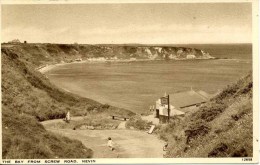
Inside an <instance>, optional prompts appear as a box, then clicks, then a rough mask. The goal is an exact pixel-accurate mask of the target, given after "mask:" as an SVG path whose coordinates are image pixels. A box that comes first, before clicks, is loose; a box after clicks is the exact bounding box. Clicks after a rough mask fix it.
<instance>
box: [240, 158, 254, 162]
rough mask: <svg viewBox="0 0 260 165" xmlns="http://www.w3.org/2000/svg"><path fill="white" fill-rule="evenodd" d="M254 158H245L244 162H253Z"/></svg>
mask: <svg viewBox="0 0 260 165" xmlns="http://www.w3.org/2000/svg"><path fill="white" fill-rule="evenodd" d="M252 160H253V159H252V158H243V159H242V161H252Z"/></svg>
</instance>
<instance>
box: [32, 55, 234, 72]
mask: <svg viewBox="0 0 260 165" xmlns="http://www.w3.org/2000/svg"><path fill="white" fill-rule="evenodd" d="M187 60H219V58H195V59H169V61H187ZM224 60H227V59H224ZM234 60H235V59H234ZM145 61H147V62H150V61H165V59H135V60H132V59H122V60H82V61H73V62H60V63H56V64H46V65H44V66H39V67H38V68H36V69H35V70H38V71H39V72H41V73H42V74H44V73H46V72H48V71H50V70H52V69H54V68H55V67H57V66H63V65H69V64H82V63H89V64H96V63H124V62H125V63H127V62H145Z"/></svg>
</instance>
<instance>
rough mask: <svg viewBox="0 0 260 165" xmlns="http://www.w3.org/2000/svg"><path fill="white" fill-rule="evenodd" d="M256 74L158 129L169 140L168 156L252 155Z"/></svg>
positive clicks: (228, 87)
mask: <svg viewBox="0 0 260 165" xmlns="http://www.w3.org/2000/svg"><path fill="white" fill-rule="evenodd" d="M252 91H253V82H252V74H251V73H250V74H249V75H247V76H245V77H244V78H241V79H240V80H239V81H238V82H236V83H234V84H232V85H229V86H227V87H226V88H225V89H224V90H223V91H222V92H221V93H219V94H218V95H217V96H216V97H214V98H213V99H211V100H210V102H208V103H206V104H205V105H203V106H202V107H200V109H199V110H198V111H196V112H193V113H190V114H187V115H186V116H185V118H175V119H174V120H173V121H171V123H170V124H168V125H166V126H164V127H161V128H160V129H159V130H158V133H159V135H160V136H161V138H163V139H165V140H166V141H168V143H169V149H168V152H167V155H166V157H189V158H191V157H252V156H253V116H252V115H253V112H252V105H253V103H252Z"/></svg>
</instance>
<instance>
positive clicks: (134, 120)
mask: <svg viewBox="0 0 260 165" xmlns="http://www.w3.org/2000/svg"><path fill="white" fill-rule="evenodd" d="M151 125H152V122H148V121H147V120H143V119H142V117H141V116H139V115H135V116H132V117H130V119H129V120H128V121H127V122H126V128H130V127H133V128H135V129H139V130H146V129H148V128H149V127H150V126H151Z"/></svg>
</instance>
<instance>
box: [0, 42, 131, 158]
mask: <svg viewBox="0 0 260 165" xmlns="http://www.w3.org/2000/svg"><path fill="white" fill-rule="evenodd" d="M1 53H2V58H1V60H2V84H1V85H2V116H3V117H2V118H3V119H2V120H3V123H2V129H3V146H2V148H3V158H4V159H9V158H23V159H28V158H56V157H59V158H79V157H81V158H82V157H85V158H88V157H91V156H92V151H91V150H90V149H88V148H86V147H85V146H83V144H82V143H81V142H79V141H75V140H70V139H67V138H64V137H61V136H57V135H53V134H51V133H49V132H47V131H46V130H45V129H44V128H43V126H42V125H41V124H40V123H39V121H44V120H49V119H56V118H63V117H64V116H65V114H66V112H67V111H70V112H71V114H72V115H73V116H77V115H91V114H92V113H106V114H110V113H113V114H124V115H133V113H132V112H130V111H127V110H123V109H119V108H115V107H112V106H109V105H102V104H100V103H97V102H95V101H93V100H90V99H86V98H81V97H79V96H76V95H72V94H71V93H67V92H65V91H61V90H60V89H58V88H57V87H55V86H54V85H53V84H51V83H50V82H49V80H48V79H47V78H46V77H45V76H44V75H42V74H41V73H40V72H38V71H36V70H35V68H36V67H38V66H39V65H40V64H41V59H45V56H44V54H42V52H40V51H39V50H38V51H37V50H35V49H31V47H30V46H28V47H26V46H25V47H23V48H21V47H19V46H14V47H3V48H2V49H1ZM57 55H58V54H57ZM52 60H55V59H54V58H53V59H52Z"/></svg>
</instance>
